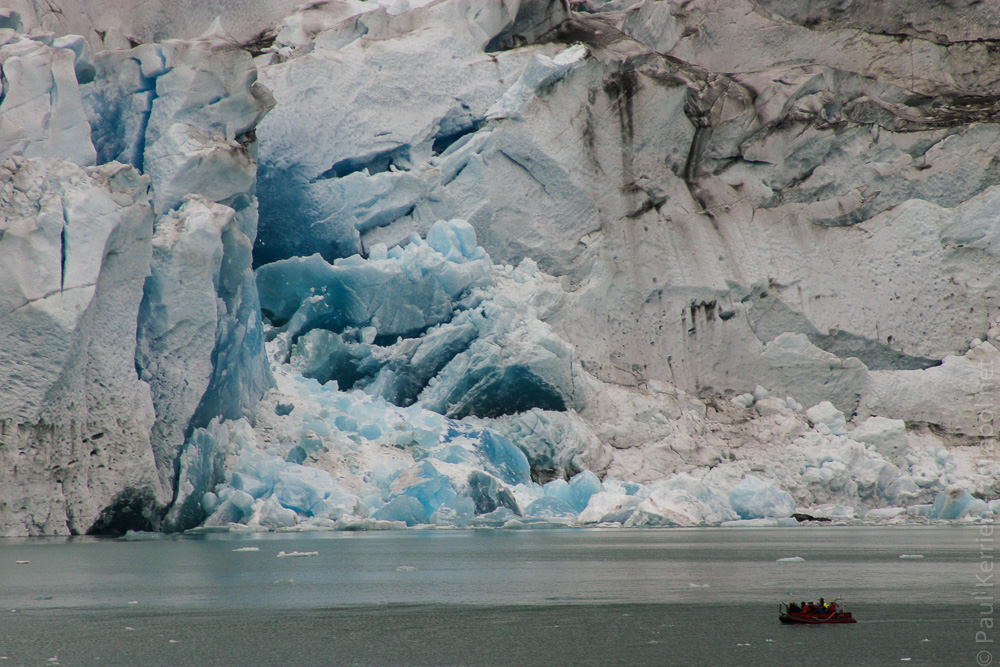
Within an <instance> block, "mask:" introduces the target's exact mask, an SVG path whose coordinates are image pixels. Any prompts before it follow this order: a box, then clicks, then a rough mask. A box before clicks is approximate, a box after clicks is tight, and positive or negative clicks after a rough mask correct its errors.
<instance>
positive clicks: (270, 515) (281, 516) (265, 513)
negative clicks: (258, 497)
mask: <svg viewBox="0 0 1000 667" xmlns="http://www.w3.org/2000/svg"><path fill="white" fill-rule="evenodd" d="M254 519H256V523H257V524H258V525H261V526H263V527H265V528H268V529H270V530H274V529H275V528H287V527H289V526H294V525H295V524H296V523H298V515H297V514H296V513H295V511H294V510H291V509H288V508H287V507H282V505H281V503H280V502H278V499H277V497H275V496H271V497H270V498H268V499H267V500H265V501H264V503H263V504H262V505H261V507H260V509H259V510H257V512H256V513H255V514H254V516H253V518H252V519H251V520H250V522H248V523H251V522H253V521H254Z"/></svg>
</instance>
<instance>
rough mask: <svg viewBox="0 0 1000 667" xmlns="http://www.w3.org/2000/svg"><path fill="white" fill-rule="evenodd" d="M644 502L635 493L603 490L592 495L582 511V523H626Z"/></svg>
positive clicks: (580, 518)
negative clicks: (627, 493) (628, 493)
mask: <svg viewBox="0 0 1000 667" xmlns="http://www.w3.org/2000/svg"><path fill="white" fill-rule="evenodd" d="M640 502H642V500H641V499H640V498H638V497H637V496H634V495H626V494H624V493H611V492H603V493H597V494H594V495H593V496H591V497H590V500H589V501H588V503H587V507H586V508H585V509H584V510H583V511H582V512H580V516H579V517H578V520H579V521H580V523H609V522H614V523H625V522H626V521H627V520H628V518H629V517H630V516H632V513H633V512H634V511H635V508H636V507H638V506H639V503H640Z"/></svg>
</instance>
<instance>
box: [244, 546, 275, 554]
mask: <svg viewBox="0 0 1000 667" xmlns="http://www.w3.org/2000/svg"><path fill="white" fill-rule="evenodd" d="M233 551H234V552H244V551H260V548H259V547H240V548H239V549H233ZM282 553H284V552H282Z"/></svg>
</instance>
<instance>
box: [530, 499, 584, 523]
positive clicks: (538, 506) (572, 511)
mask: <svg viewBox="0 0 1000 667" xmlns="http://www.w3.org/2000/svg"><path fill="white" fill-rule="evenodd" d="M577 513H578V512H577V510H576V508H575V507H573V506H571V505H567V504H566V503H564V502H563V501H561V500H559V499H557V498H539V499H538V500H536V501H534V502H533V503H531V504H530V505H528V506H527V507H526V508H525V510H524V515H525V516H528V517H535V518H541V519H549V520H552V519H575V518H576V515H577Z"/></svg>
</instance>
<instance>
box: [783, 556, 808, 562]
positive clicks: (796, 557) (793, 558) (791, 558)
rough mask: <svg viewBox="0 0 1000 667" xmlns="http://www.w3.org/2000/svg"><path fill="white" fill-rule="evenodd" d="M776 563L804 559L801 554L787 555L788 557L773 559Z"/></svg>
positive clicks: (801, 560) (802, 560)
mask: <svg viewBox="0 0 1000 667" xmlns="http://www.w3.org/2000/svg"><path fill="white" fill-rule="evenodd" d="M775 562H776V563H804V562H806V559H805V558H803V557H802V556H789V557H788V558H779V559H778V560H776V561H775Z"/></svg>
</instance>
